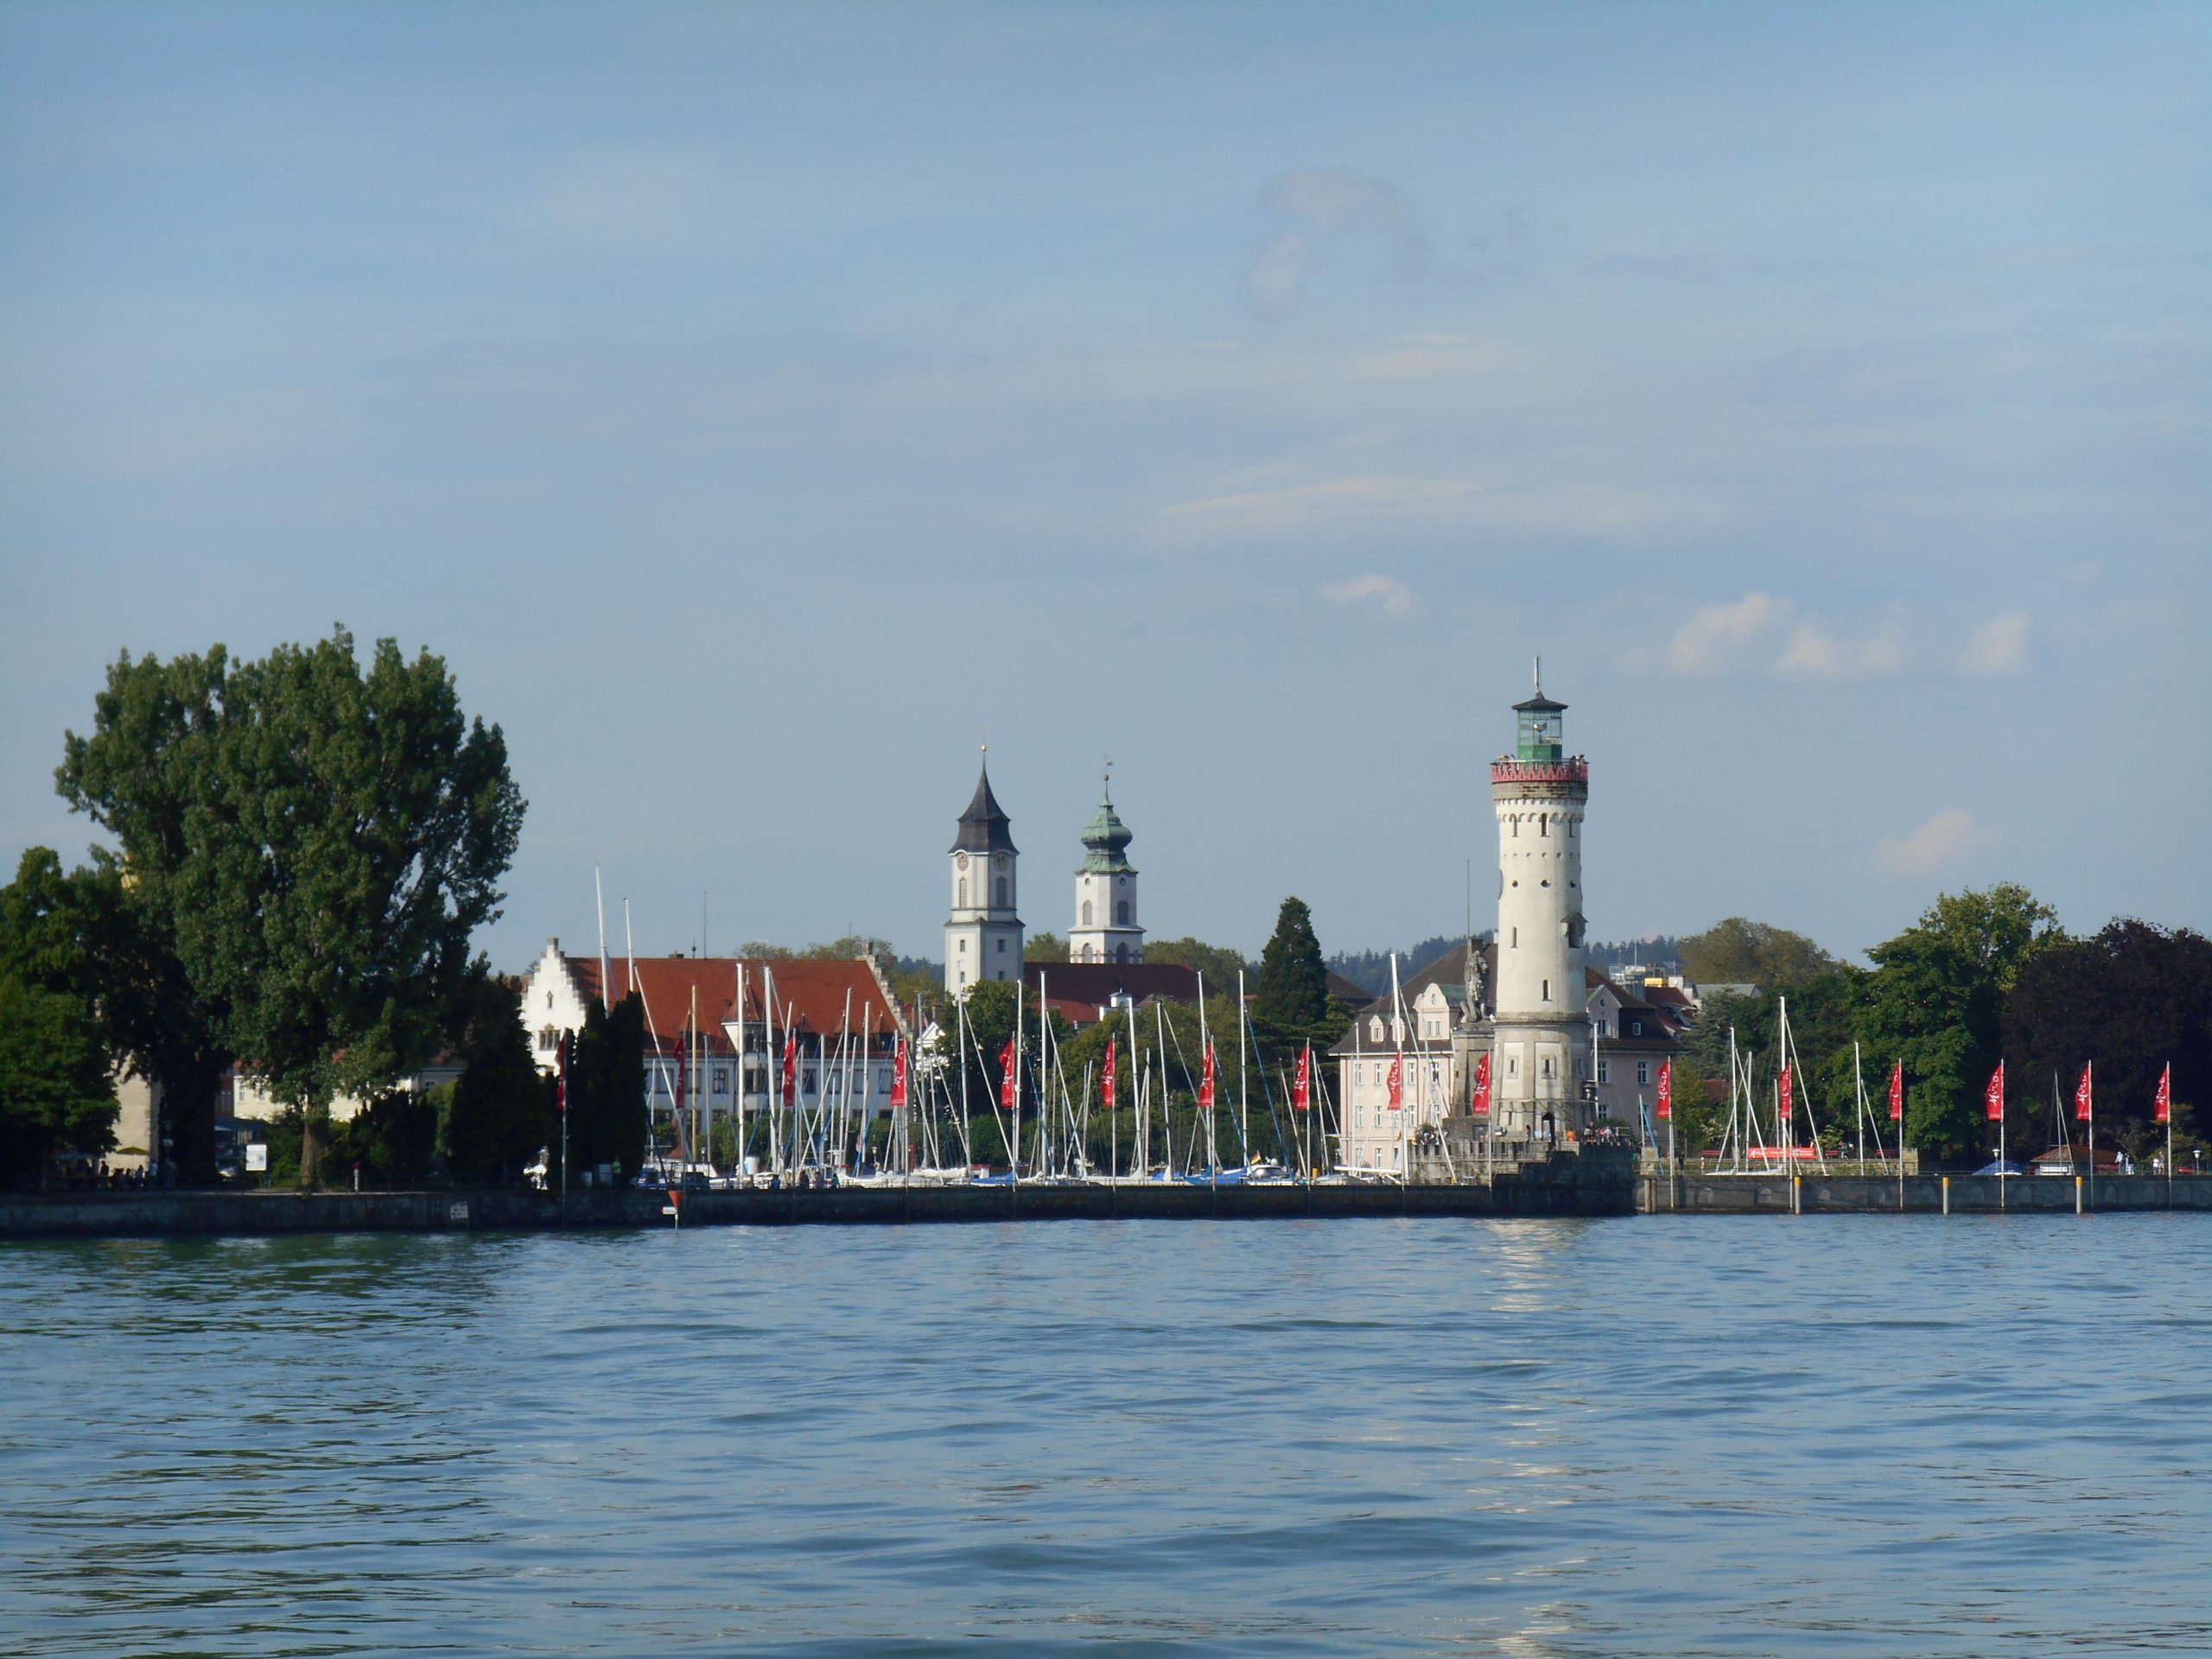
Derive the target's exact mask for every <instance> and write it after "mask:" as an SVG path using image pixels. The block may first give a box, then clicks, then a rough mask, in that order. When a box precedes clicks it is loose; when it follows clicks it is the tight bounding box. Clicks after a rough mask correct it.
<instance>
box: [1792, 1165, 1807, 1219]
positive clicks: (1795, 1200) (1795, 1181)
mask: <svg viewBox="0 0 2212 1659" xmlns="http://www.w3.org/2000/svg"><path fill="white" fill-rule="evenodd" d="M1804 1185H1805V1178H1804V1177H1803V1176H1802V1175H1792V1176H1791V1177H1790V1178H1789V1213H1790V1214H1791V1215H1793V1216H1802V1215H1803V1214H1804V1213H1805V1195H1804Z"/></svg>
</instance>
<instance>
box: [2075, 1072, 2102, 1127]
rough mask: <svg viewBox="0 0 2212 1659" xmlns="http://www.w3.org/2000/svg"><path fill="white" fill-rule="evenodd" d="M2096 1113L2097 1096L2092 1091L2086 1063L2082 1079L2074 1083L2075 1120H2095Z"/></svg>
mask: <svg viewBox="0 0 2212 1659" xmlns="http://www.w3.org/2000/svg"><path fill="white" fill-rule="evenodd" d="M2096 1115H2097V1097H2096V1096H2095V1095H2094V1093H2093V1092H2092V1091H2091V1088H2090V1084H2089V1068H2088V1066H2086V1065H2085V1066H2083V1067H2082V1081H2081V1082H2079V1083H2077V1084H2075V1085H2074V1121H2075V1122H2076V1123H2088V1122H2092V1121H2094V1119H2095V1117H2096Z"/></svg>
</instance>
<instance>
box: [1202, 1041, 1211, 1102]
mask: <svg viewBox="0 0 2212 1659" xmlns="http://www.w3.org/2000/svg"><path fill="white" fill-rule="evenodd" d="M1198 1109H1199V1110H1200V1111H1202V1112H1210V1111H1211V1110H1213V1045H1212V1044H1211V1043H1208V1044H1207V1045H1206V1063H1205V1075H1204V1076H1203V1077H1200V1078H1199V1080H1198Z"/></svg>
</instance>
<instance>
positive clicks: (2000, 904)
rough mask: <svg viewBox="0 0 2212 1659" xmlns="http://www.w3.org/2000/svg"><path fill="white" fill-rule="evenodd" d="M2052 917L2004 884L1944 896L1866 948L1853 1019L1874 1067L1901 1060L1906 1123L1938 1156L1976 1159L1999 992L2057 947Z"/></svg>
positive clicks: (2021, 890)
mask: <svg viewBox="0 0 2212 1659" xmlns="http://www.w3.org/2000/svg"><path fill="white" fill-rule="evenodd" d="M2065 942H2066V936H2065V934H2064V933H2063V932H2062V931H2060V930H2059V927H2058V919H2057V916H2056V912H2053V911H2052V910H2051V909H2050V906H2047V905H2044V904H2043V903H2041V902H2039V901H2038V900H2037V899H2036V897H2035V895H2034V894H2032V893H2030V892H2029V891H2028V890H2027V889H2026V888H2025V887H2019V886H2018V885H2016V884H2014V883H2011V882H2003V883H1999V885H1998V886H1996V887H1990V888H1987V889H1986V890H1984V891H1981V892H1968V893H1945V894H1942V895H1941V896H1940V897H1938V898H1937V899H1936V902H1935V904H1934V905H1933V906H1930V907H1929V909H1928V911H1927V912H1925V913H1924V914H1923V915H1922V917H1921V918H1920V919H1919V920H1918V921H1917V922H1916V923H1915V924H1914V925H1912V926H1910V927H1909V928H1907V929H1906V930H1905V931H1904V932H1902V933H1900V934H1898V935H1897V937H1896V938H1893V939H1890V940H1887V941H1885V943H1883V944H1878V945H1876V946H1875V947H1874V949H1873V950H1871V951H1869V952H1868V953H1867V954H1868V955H1869V956H1871V957H1872V958H1873V960H1874V963H1875V967H1874V971H1873V972H1872V973H1871V974H1867V975H1866V976H1863V977H1862V978H1861V979H1860V980H1859V981H1858V982H1857V989H1856V995H1855V996H1854V998H1853V1002H1854V1007H1853V1014H1854V1015H1855V1020H1854V1025H1855V1027H1856V1029H1857V1030H1858V1031H1859V1034H1860V1035H1861V1037H1862V1038H1863V1039H1864V1041H1865V1043H1866V1050H1867V1052H1868V1054H1869V1055H1870V1056H1871V1057H1873V1063H1875V1064H1876V1065H1878V1067H1879V1068H1880V1069H1883V1070H1886V1068H1887V1065H1888V1063H1889V1062H1890V1061H1891V1060H1892V1059H1898V1060H1902V1061H1903V1062H1904V1069H1905V1075H1906V1078H1907V1084H1908V1092H1907V1098H1906V1107H1905V1129H1906V1133H1907V1139H1908V1140H1909V1141H1910V1144H1911V1145H1913V1146H1915V1147H1921V1148H1923V1149H1924V1150H1926V1151H1928V1152H1930V1153H1932V1154H1935V1155H1936V1156H1937V1157H1939V1158H1969V1157H1974V1156H1977V1155H1980V1154H1981V1152H1982V1151H1983V1150H1984V1149H1985V1146H1984V1143H1985V1141H1986V1139H1987V1137H1986V1134H1985V1130H1986V1127H1987V1124H1986V1119H1985V1118H1984V1117H1983V1116H1982V1090H1983V1087H1984V1086H1985V1084H1986V1082H1987V1080H1988V1077H1989V1073H1990V1071H1992V1070H1993V1069H1994V1067H1995V1066H1996V1065H1997V1059H1998V1055H1999V1039H2000V1030H1999V1025H2000V1021H2001V1020H2002V1018H2003V1014H2004V1010H2005V998H2006V997H2007V995H2009V994H2010V993H2011V991H2012V987H2013V983H2014V982H2015V981H2016V980H2017V978H2018V976H2019V975H2020V973H2021V971H2022V970H2023V969H2024V966H2025V965H2026V964H2027V963H2029V962H2031V960H2033V959H2034V958H2035V957H2037V955H2039V954H2040V953H2042V952H2043V951H2045V950H2051V949H2053V948H2054V947H2056V946H2059V945H2062V944H2064V943H2065Z"/></svg>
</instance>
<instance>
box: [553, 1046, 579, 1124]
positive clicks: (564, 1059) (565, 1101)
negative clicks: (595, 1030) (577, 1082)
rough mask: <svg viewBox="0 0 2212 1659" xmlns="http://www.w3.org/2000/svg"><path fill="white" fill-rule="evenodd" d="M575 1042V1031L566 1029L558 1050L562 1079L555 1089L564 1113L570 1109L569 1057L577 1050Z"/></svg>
mask: <svg viewBox="0 0 2212 1659" xmlns="http://www.w3.org/2000/svg"><path fill="white" fill-rule="evenodd" d="M575 1042H576V1039H575V1033H571V1032H566V1031H564V1032H563V1033H561V1046H560V1048H559V1050H558V1051H557V1052H558V1054H559V1059H560V1077H561V1081H560V1083H559V1084H558V1086H557V1087H556V1090H555V1095H556V1103H557V1104H558V1105H559V1107H560V1109H561V1110H562V1111H563V1113H565V1112H566V1111H567V1110H568V1109H569V1056H570V1055H572V1054H574V1053H575Z"/></svg>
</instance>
